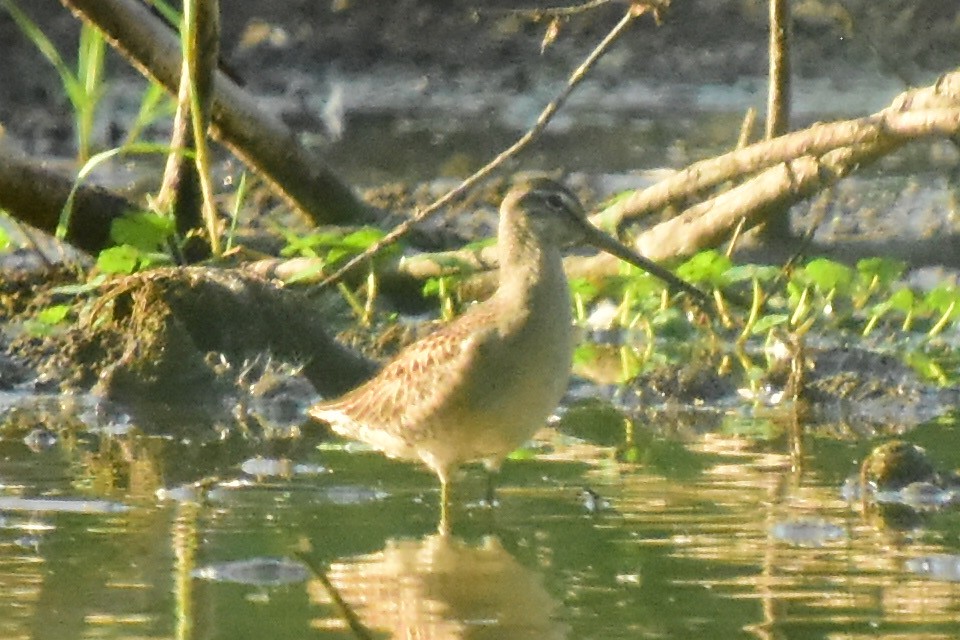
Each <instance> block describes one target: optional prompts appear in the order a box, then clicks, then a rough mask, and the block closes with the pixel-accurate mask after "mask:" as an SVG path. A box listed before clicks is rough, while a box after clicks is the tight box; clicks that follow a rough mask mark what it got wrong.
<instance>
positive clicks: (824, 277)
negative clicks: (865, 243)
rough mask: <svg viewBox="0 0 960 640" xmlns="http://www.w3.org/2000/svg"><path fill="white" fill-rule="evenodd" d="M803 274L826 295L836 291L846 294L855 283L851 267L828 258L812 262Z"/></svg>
mask: <svg viewBox="0 0 960 640" xmlns="http://www.w3.org/2000/svg"><path fill="white" fill-rule="evenodd" d="M803 273H804V275H805V276H806V277H807V278H808V279H809V281H810V282H811V283H813V284H814V285H816V286H817V288H819V289H820V291H822V292H824V293H825V292H828V291H833V290H834V289H836V290H837V291H839V292H841V293H846V292H848V291H849V289H850V285H851V284H852V283H853V270H852V269H850V267H848V266H846V265H844V264H840V263H839V262H835V261H833V260H828V259H826V258H817V259H816V260H811V261H810V262H809V263H808V264H807V266H806V267H804V269H803Z"/></svg>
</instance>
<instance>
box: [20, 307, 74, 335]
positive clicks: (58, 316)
mask: <svg viewBox="0 0 960 640" xmlns="http://www.w3.org/2000/svg"><path fill="white" fill-rule="evenodd" d="M69 315H70V305H69V304H55V305H51V306H49V307H44V308H43V309H41V310H40V311H38V312H37V314H36V316H35V317H34V319H33V320H29V321H27V322H26V323H25V329H26V330H27V332H28V333H30V334H31V335H34V336H38V337H42V336H48V335H51V334H52V333H54V332H56V331H57V329H58V328H60V327H62V326H64V325H66V323H67V319H68V316H69Z"/></svg>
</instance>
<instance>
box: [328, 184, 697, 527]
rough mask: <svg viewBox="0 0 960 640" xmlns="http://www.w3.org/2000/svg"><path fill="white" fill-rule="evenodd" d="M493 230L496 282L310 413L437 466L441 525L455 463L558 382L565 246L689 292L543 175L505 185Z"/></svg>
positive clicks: (539, 418) (501, 451)
mask: <svg viewBox="0 0 960 640" xmlns="http://www.w3.org/2000/svg"><path fill="white" fill-rule="evenodd" d="M498 237H499V243H498V248H499V252H500V277H499V285H498V288H497V290H496V292H495V293H494V294H493V295H492V296H491V297H490V298H489V299H487V300H486V301H484V302H482V303H480V304H477V305H474V306H473V307H471V308H470V309H468V310H467V311H466V313H464V314H463V315H462V316H460V317H459V318H457V319H456V320H454V321H453V322H451V323H450V324H448V325H446V326H444V327H442V328H440V329H439V330H437V331H436V332H434V333H432V334H430V335H428V336H426V337H425V338H423V339H421V340H419V341H417V342H415V343H413V344H412V345H410V346H408V347H407V348H406V349H404V350H403V351H401V352H400V353H399V354H398V355H397V357H396V358H395V359H393V360H392V361H391V362H389V363H388V364H387V365H386V366H384V368H383V369H382V370H381V371H380V372H379V373H378V374H377V375H376V376H375V377H374V378H373V379H371V380H370V381H368V382H366V383H365V384H363V385H361V386H360V387H358V388H357V389H355V390H353V391H351V392H349V393H347V394H346V395H344V396H342V397H340V398H338V399H336V400H333V401H330V402H323V403H320V404H318V405H316V406H314V407H313V408H312V409H311V410H310V415H311V416H312V417H314V418H316V419H317V420H320V421H322V422H326V423H328V424H330V426H331V427H332V428H333V429H334V430H335V431H336V432H337V433H339V434H341V435H344V436H347V437H349V438H354V439H357V440H360V441H363V442H366V443H368V444H370V445H371V446H373V447H375V448H376V449H378V450H380V451H382V452H384V453H385V454H387V455H388V456H391V457H396V458H403V459H408V460H420V461H422V462H423V463H424V464H425V465H426V466H427V467H429V468H430V469H431V470H432V471H433V472H434V473H436V474H437V476H438V477H439V479H440V482H441V486H442V489H443V491H442V498H441V504H442V507H443V514H444V516H443V518H442V523H441V527H443V526H444V524H443V523H444V522H445V521H446V518H445V514H446V506H447V502H448V497H449V493H448V485H449V482H450V476H451V473H452V472H453V471H454V470H455V469H456V467H457V466H458V465H460V464H461V463H464V462H469V461H473V460H482V461H484V463H485V464H486V465H487V467H488V468H490V469H496V468H498V467H499V465H500V463H501V462H502V461H503V459H504V457H506V455H507V454H508V453H510V452H511V451H513V450H514V449H516V448H517V447H518V446H520V445H521V444H523V443H524V442H525V441H527V440H528V439H529V438H530V437H531V436H532V435H533V433H534V432H535V431H536V430H537V429H538V428H539V427H540V426H542V425H543V424H544V421H545V420H546V418H547V417H548V416H549V415H550V413H551V412H552V411H553V410H554V409H555V408H556V406H557V404H558V403H559V402H560V399H561V397H562V396H563V393H564V391H565V389H566V387H567V382H568V379H569V376H570V365H571V361H572V357H573V348H574V341H573V328H572V319H571V315H570V297H569V295H570V294H569V289H568V285H567V279H566V275H565V274H564V271H563V262H562V257H561V254H560V248H561V246H562V245H563V244H566V243H568V242H572V241H576V240H580V241H583V240H586V241H587V242H590V243H591V244H594V245H596V246H598V247H599V248H601V249H604V250H606V251H609V252H611V253H614V255H617V256H618V257H621V258H624V259H627V260H629V261H630V262H633V263H634V264H637V265H638V266H640V267H641V268H643V269H646V270H648V271H651V272H653V273H654V275H657V276H659V277H662V278H665V279H667V280H668V281H669V282H670V283H671V284H672V285H674V286H678V287H680V288H684V289H688V288H689V289H688V290H692V291H694V292H696V293H697V294H699V292H698V291H696V290H695V289H692V287H690V286H689V285H687V284H686V283H684V282H683V281H680V280H678V279H677V278H676V277H675V276H673V275H672V274H670V273H669V272H667V271H665V270H663V269H662V268H660V267H658V266H657V265H656V264H654V263H652V262H650V261H647V260H645V259H644V258H642V257H640V256H637V255H636V254H634V253H633V252H631V251H630V250H629V249H627V248H626V247H624V246H623V245H621V244H619V243H618V242H616V241H615V240H613V239H612V238H610V237H609V236H606V235H604V234H603V233H601V232H600V231H598V230H597V229H595V228H594V227H592V226H591V225H590V224H589V223H588V222H587V220H586V213H585V211H584V209H583V206H582V205H581V204H580V202H579V200H577V198H576V196H574V195H573V194H572V193H571V192H570V191H569V190H567V189H566V188H565V187H563V186H562V185H560V184H558V183H556V182H554V181H552V180H549V179H546V178H536V179H532V180H527V181H524V182H522V183H520V184H518V185H516V186H515V187H514V188H513V189H511V190H510V192H509V193H508V194H507V196H506V198H504V201H503V204H502V205H501V207H500V226H499V233H498ZM700 295H702V294H700Z"/></svg>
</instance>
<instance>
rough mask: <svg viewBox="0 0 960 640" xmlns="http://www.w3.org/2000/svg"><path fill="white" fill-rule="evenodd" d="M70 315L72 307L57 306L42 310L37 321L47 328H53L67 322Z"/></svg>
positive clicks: (66, 305)
mask: <svg viewBox="0 0 960 640" xmlns="http://www.w3.org/2000/svg"><path fill="white" fill-rule="evenodd" d="M68 313H70V305H68V304H55V305H53V306H51V307H47V308H46V309H41V310H40V312H39V313H38V314H37V321H38V322H41V323H43V324H45V325H47V326H53V325H56V324H60V323H61V322H63V321H64V320H66V318H67V314H68Z"/></svg>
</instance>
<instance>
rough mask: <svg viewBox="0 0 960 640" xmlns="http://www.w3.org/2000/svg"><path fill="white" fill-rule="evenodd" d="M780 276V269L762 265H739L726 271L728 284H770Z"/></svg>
mask: <svg viewBox="0 0 960 640" xmlns="http://www.w3.org/2000/svg"><path fill="white" fill-rule="evenodd" d="M778 275H780V268H779V267H774V266H770V265H761V264H738V265H734V266H732V267H730V268H729V269H727V271H726V278H727V281H728V282H731V283H733V282H749V281H751V280H759V281H760V282H769V281H770V280H773V279H774V278H776V277H777V276H778Z"/></svg>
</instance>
